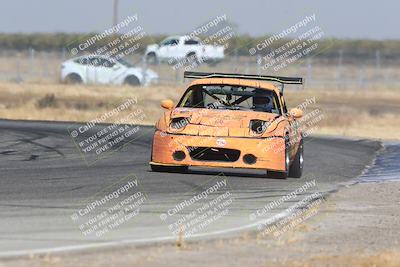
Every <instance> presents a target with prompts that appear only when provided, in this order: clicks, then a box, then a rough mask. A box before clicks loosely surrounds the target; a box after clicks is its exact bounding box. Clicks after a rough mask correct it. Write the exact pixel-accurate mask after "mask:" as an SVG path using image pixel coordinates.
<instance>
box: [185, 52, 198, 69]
mask: <svg viewBox="0 0 400 267" xmlns="http://www.w3.org/2000/svg"><path fill="white" fill-rule="evenodd" d="M186 62H187V63H188V64H189V65H191V64H196V65H197V66H198V65H200V63H199V59H198V58H197V56H196V53H194V52H191V53H189V54H187V55H186Z"/></svg>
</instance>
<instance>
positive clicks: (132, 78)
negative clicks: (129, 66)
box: [124, 75, 140, 86]
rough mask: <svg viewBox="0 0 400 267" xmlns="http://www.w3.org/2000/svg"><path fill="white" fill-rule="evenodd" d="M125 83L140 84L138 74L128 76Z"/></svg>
mask: <svg viewBox="0 0 400 267" xmlns="http://www.w3.org/2000/svg"><path fill="white" fill-rule="evenodd" d="M124 84H128V85H130V86H139V85H140V81H139V79H138V78H137V77H136V76H133V75H131V76H128V77H126V79H125V82H124Z"/></svg>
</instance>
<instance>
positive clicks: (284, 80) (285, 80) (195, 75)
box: [183, 71, 303, 93]
mask: <svg viewBox="0 0 400 267" xmlns="http://www.w3.org/2000/svg"><path fill="white" fill-rule="evenodd" d="M183 77H184V78H191V79H204V78H236V79H246V80H259V81H270V82H278V83H280V84H281V85H282V87H281V92H282V93H283V87H284V85H285V84H303V78H301V77H283V76H269V75H268V76H266V75H255V74H235V73H218V72H213V73H210V72H193V71H185V72H184V74H183Z"/></svg>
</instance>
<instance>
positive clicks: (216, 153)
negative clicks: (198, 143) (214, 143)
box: [188, 147, 240, 162]
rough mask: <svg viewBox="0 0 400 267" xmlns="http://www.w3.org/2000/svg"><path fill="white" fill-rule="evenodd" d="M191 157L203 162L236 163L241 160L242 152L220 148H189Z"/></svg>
mask: <svg viewBox="0 0 400 267" xmlns="http://www.w3.org/2000/svg"><path fill="white" fill-rule="evenodd" d="M188 150H189V151H190V153H189V154H190V157H191V158H192V159H193V160H201V161H223V162H234V161H237V160H238V159H239V156H240V150H237V149H228V148H220V147H188Z"/></svg>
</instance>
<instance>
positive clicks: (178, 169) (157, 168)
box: [150, 164, 189, 173]
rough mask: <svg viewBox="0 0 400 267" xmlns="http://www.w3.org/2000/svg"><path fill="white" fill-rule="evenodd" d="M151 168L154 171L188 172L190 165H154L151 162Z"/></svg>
mask: <svg viewBox="0 0 400 267" xmlns="http://www.w3.org/2000/svg"><path fill="white" fill-rule="evenodd" d="M150 168H151V170H152V171H153V172H174V173H179V172H187V171H188V169H189V167H188V166H162V165H154V164H150Z"/></svg>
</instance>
